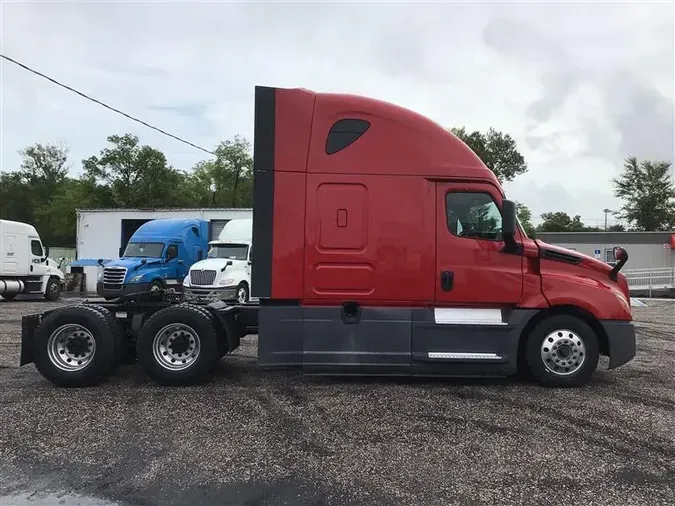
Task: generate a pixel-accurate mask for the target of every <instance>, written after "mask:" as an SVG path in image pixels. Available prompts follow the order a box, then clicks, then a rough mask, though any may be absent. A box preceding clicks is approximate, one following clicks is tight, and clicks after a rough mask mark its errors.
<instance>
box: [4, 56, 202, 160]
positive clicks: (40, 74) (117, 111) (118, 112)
mask: <svg viewBox="0 0 675 506" xmlns="http://www.w3.org/2000/svg"><path fill="white" fill-rule="evenodd" d="M0 58H3V59H5V60H7V61H8V62H11V63H13V64H14V65H18V66H19V67H21V68H22V69H24V70H27V71H28V72H31V73H33V74H35V75H37V76H40V77H42V78H44V79H47V80H48V81H51V82H52V83H54V84H56V85H57V86H61V87H62V88H65V89H67V90H68V91H72V92H73V93H76V94H78V95H80V96H81V97H83V98H86V99H87V100H90V101H92V102H95V103H97V104H99V105H102V106H103V107H105V108H106V109H110V110H111V111H113V112H116V113H117V114H121V115H122V116H124V117H125V118H128V119H130V120H132V121H135V122H137V123H140V124H141V125H144V126H146V127H148V128H152V129H153V130H156V131H157V132H159V133H161V134H164V135H166V136H168V137H171V138H173V139H176V140H177V141H179V142H182V143H184V144H187V145H188V146H192V147H193V148H197V149H199V150H201V151H204V152H205V153H208V154H210V155H214V156H215V153H214V152H213V151H209V150H208V149H206V148H203V147H201V146H198V145H197V144H193V143H192V142H190V141H186V140H185V139H182V138H180V137H178V136H176V135H173V134H171V133H169V132H167V131H165V130H162V129H161V128H157V127H156V126H152V125H151V124H149V123H146V122H145V121H143V120H140V119H138V118H134V117H133V116H130V115H129V114H127V113H125V112H122V111H120V110H119V109H115V108H114V107H112V106H109V105H108V104H105V103H103V102H101V101H100V100H96V99H95V98H92V97H90V96H89V95H87V94H85V93H82V92H81V91H78V90H76V89H75V88H71V87H70V86H68V85H65V84H63V83H60V82H59V81H57V80H56V79H53V78H51V77H49V76H46V75H44V74H43V73H42V72H38V71H37V70H34V69H32V68H30V67H29V66H27V65H24V64H23V63H21V62H18V61H16V60H14V59H13V58H10V57H9V56H5V55H4V54H0Z"/></svg>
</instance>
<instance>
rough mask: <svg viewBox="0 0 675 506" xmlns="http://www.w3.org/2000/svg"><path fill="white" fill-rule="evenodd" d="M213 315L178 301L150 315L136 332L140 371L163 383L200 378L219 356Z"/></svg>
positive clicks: (192, 380)
mask: <svg viewBox="0 0 675 506" xmlns="http://www.w3.org/2000/svg"><path fill="white" fill-rule="evenodd" d="M219 351H220V350H219V345H218V334H217V332H216V325H215V321H214V319H213V316H212V315H211V313H210V312H208V311H207V310H206V309H204V308H201V307H199V306H195V305H192V304H180V305H177V306H173V307H168V308H166V309H162V310H160V311H158V312H157V313H155V314H154V315H153V316H151V317H150V318H149V319H148V321H147V322H146V323H145V325H143V327H142V328H141V331H140V333H139V335H138V343H137V349H136V355H137V357H138V362H139V363H140V364H141V367H142V368H143V370H144V371H145V372H146V373H147V375H148V376H150V377H151V378H152V379H153V380H155V381H157V382H158V383H160V384H162V385H192V384H196V383H199V382H201V381H203V380H204V379H205V378H206V377H207V375H208V374H209V373H210V372H211V370H212V369H213V367H214V366H215V364H216V363H217V362H218V360H219V359H220V353H219Z"/></svg>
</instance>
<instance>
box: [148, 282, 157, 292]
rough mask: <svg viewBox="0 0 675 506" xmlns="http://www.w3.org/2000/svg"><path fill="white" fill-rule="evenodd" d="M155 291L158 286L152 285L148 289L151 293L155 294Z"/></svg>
mask: <svg viewBox="0 0 675 506" xmlns="http://www.w3.org/2000/svg"><path fill="white" fill-rule="evenodd" d="M157 290H159V286H158V285H156V284H154V285H152V286H151V287H150V291H151V292H156V291H157Z"/></svg>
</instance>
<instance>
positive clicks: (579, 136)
mask: <svg viewBox="0 0 675 506" xmlns="http://www.w3.org/2000/svg"><path fill="white" fill-rule="evenodd" d="M0 5H1V6H2V7H1V8H2V20H1V23H2V24H1V27H0V28H1V34H2V35H1V39H0V42H1V44H2V48H1V50H2V53H4V54H6V55H8V56H10V57H13V58H15V59H17V60H19V61H22V62H24V63H26V64H27V65H29V66H32V67H34V68H35V69H37V70H40V71H42V72H44V73H46V74H47V75H50V76H52V77H54V78H56V79H59V80H61V81H62V82H64V83H66V84H70V85H73V86H74V87H77V88H78V89H81V90H82V91H84V92H86V93H88V94H90V95H92V96H94V97H97V98H99V99H101V100H103V101H105V102H108V103H110V104H111V105H113V106H115V107H117V108H119V109H122V110H124V111H125V112H128V113H129V114H132V115H135V116H138V117H140V118H141V119H144V120H145V121H148V122H150V123H152V124H155V125H156V126H158V127H160V128H164V129H166V130H168V131H170V132H172V133H174V134H176V135H178V136H181V137H184V138H186V139H188V140H190V141H192V142H195V143H197V144H199V145H202V146H204V147H206V148H209V149H211V148H213V147H214V146H215V144H216V143H217V142H218V141H219V140H222V139H226V138H231V137H232V136H234V135H235V134H242V135H244V136H246V137H248V138H249V139H251V140H252V135H253V87H254V85H256V84H266V85H274V86H289V87H295V86H298V87H305V88H310V89H315V90H317V91H335V92H348V93H360V94H364V95H370V96H374V97H376V98H380V99H383V100H388V101H391V102H395V103H397V104H399V105H403V106H405V107H409V108H411V109H414V110H416V111H418V112H420V113H422V114H425V115H427V116H429V117H431V118H432V119H434V120H435V121H438V122H439V123H442V124H444V125H448V126H453V125H462V124H463V125H466V126H467V127H468V128H471V129H474V128H475V129H481V130H484V129H487V128H489V127H490V126H493V127H495V128H497V129H499V130H503V131H506V132H508V133H510V134H511V135H512V136H513V137H514V138H516V140H517V141H518V145H519V147H520V149H521V151H522V152H523V154H524V155H525V157H526V160H527V162H528V165H529V167H530V171H529V173H528V174H526V175H523V176H521V177H519V178H518V179H517V180H516V181H514V182H513V183H509V184H507V185H506V188H507V192H508V193H509V194H510V196H512V197H514V198H516V199H518V200H520V201H522V202H524V203H526V204H528V205H530V207H531V208H532V210H533V213H534V215H535V216H536V215H539V214H540V213H542V212H546V211H555V210H565V211H567V212H569V213H571V214H581V215H582V216H583V217H584V218H588V219H593V218H595V219H601V218H602V216H603V215H602V212H601V210H602V208H604V207H607V206H609V207H616V206H617V203H616V202H615V201H614V199H613V197H612V189H611V185H610V184H609V181H608V180H609V178H611V177H612V176H614V175H616V174H617V173H618V170H619V168H620V166H621V159H622V157H624V156H627V155H631V154H636V155H638V156H659V157H667V158H669V159H671V160H672V154H673V73H674V70H673V69H674V62H673V59H674V57H675V51H674V50H673V33H674V28H673V6H672V4H671V3H666V2H664V3H660V4H659V3H648V2H640V3H635V4H628V3H602V4H601V3H595V4H587V3H565V4H560V3H556V4H552V3H544V2H541V3H513V4H506V3H478V2H476V3H471V4H469V3H464V4H462V3H445V4H443V3H421V2H415V3H411V4H401V3H372V4H365V3H361V4H358V3H351V2H350V3H342V4H339V3H315V4H310V3H292V4H291V3H289V4H275V3H252V2H249V3H205V2H204V3H197V2H190V3H182V4H181V3H169V2H124V3H122V2H117V3H115V2H106V3H102V2H87V3H81V2H78V3H75V2H72V3H67V2H58V3H57V2H41V3H28V2H8V1H6V0H5V1H3V2H0ZM0 71H1V72H2V90H1V92H0V93H2V100H3V102H2V111H0V114H1V119H2V123H1V125H0V128H2V131H1V132H0V137H1V141H2V150H1V152H0V169H2V170H12V169H14V168H16V167H17V166H18V165H19V163H20V157H19V156H18V154H17V151H18V150H19V149H21V148H23V147H26V146H27V145H30V144H32V143H34V142H49V141H55V140H59V139H62V140H64V141H66V142H67V143H68V144H69V145H70V147H71V155H72V156H71V158H72V161H73V162H74V171H75V172H77V171H79V170H80V163H79V162H80V160H81V159H82V158H85V157H87V156H90V155H92V154H96V153H98V151H99V150H100V149H101V148H103V147H104V145H105V138H106V136H108V135H110V134H112V133H125V132H132V133H135V134H137V135H138V136H139V137H140V138H141V140H142V142H144V143H148V144H151V145H153V146H155V147H157V148H159V149H161V150H163V151H164V152H165V153H166V154H167V156H168V158H169V160H170V162H171V163H173V164H174V165H175V166H177V167H181V168H188V167H190V166H191V165H192V164H194V163H195V162H196V161H198V160H200V159H203V158H205V157H207V156H208V155H206V154H205V153H202V152H200V151H197V150H195V149H193V148H191V147H189V146H186V145H183V144H180V143H178V142H176V141H174V140H172V139H170V138H167V137H165V136H162V135H161V134H159V133H157V132H154V131H152V130H149V129H147V128H146V127H143V126H141V125H138V124H136V123H133V122H131V121H129V120H127V119H125V118H123V117H121V116H118V115H116V114H113V113H111V112H109V111H107V110H105V109H103V108H101V107H100V106H98V105H96V104H93V103H90V102H88V101H86V100H83V99H82V98H80V97H78V96H76V95H74V94H72V93H70V92H68V91H65V90H63V89H60V88H58V87H56V86H55V85H53V84H51V83H49V82H47V81H45V80H43V79H40V78H39V77H36V76H34V75H31V74H29V73H28V72H26V71H24V70H22V69H19V68H17V67H15V66H13V65H12V64H10V63H7V62H0Z"/></svg>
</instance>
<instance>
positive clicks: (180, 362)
mask: <svg viewBox="0 0 675 506" xmlns="http://www.w3.org/2000/svg"><path fill="white" fill-rule="evenodd" d="M200 351H201V341H200V339H199V334H197V332H195V330H194V329H193V328H192V327H190V326H188V325H185V324H184V323H172V324H170V325H166V326H165V327H163V328H162V329H161V330H160V331H159V332H157V334H155V338H154V339H153V342H152V352H153V355H154V356H155V360H156V361H157V363H158V364H159V365H161V366H162V367H164V368H165V369H168V370H170V371H182V370H184V369H187V368H188V367H190V366H191V365H192V364H193V363H194V362H195V361H196V360H197V358H198V357H199V352H200Z"/></svg>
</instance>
